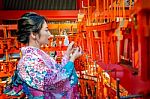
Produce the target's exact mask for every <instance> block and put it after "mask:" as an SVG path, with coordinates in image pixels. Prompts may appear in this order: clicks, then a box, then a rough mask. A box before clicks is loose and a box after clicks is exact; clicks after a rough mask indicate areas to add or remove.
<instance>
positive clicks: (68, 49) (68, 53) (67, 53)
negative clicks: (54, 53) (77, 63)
mask: <svg viewBox="0 0 150 99" xmlns="http://www.w3.org/2000/svg"><path fill="white" fill-rule="evenodd" d="M73 45H74V42H73V41H72V42H71V43H70V44H69V45H68V48H67V51H66V55H67V56H70V54H71V53H72V52H73Z"/></svg>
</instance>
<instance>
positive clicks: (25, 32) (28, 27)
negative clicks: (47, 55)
mask: <svg viewBox="0 0 150 99" xmlns="http://www.w3.org/2000/svg"><path fill="white" fill-rule="evenodd" d="M44 21H46V19H45V18H44V17H43V16H40V15H38V14H36V13H34V12H29V13H25V14H24V15H22V16H21V18H20V19H19V20H18V32H17V36H18V37H17V40H18V41H19V42H21V43H24V44H26V43H29V36H30V34H31V32H33V33H35V34H39V31H40V30H41V28H42V26H43V23H44Z"/></svg>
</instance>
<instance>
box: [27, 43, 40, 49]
mask: <svg viewBox="0 0 150 99" xmlns="http://www.w3.org/2000/svg"><path fill="white" fill-rule="evenodd" d="M28 46H33V47H36V48H40V45H39V44H38V43H36V42H29V44H28Z"/></svg>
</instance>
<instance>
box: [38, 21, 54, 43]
mask: <svg viewBox="0 0 150 99" xmlns="http://www.w3.org/2000/svg"><path fill="white" fill-rule="evenodd" d="M50 35H51V33H50V32H49V30H48V25H47V23H46V22H45V21H44V24H43V26H42V28H41V30H40V37H39V43H40V45H45V44H48V43H49V40H48V38H49V37H50Z"/></svg>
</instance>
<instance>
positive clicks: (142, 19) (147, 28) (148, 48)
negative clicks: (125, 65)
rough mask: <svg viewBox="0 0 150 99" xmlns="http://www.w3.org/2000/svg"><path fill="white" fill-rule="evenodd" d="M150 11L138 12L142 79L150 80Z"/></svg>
mask: <svg viewBox="0 0 150 99" xmlns="http://www.w3.org/2000/svg"><path fill="white" fill-rule="evenodd" d="M149 13H150V12H146V11H145V12H144V11H141V12H139V13H138V14H137V22H138V29H137V33H138V52H139V70H140V73H139V75H140V77H141V79H142V80H150V76H149V75H150V66H149V65H150V14H149Z"/></svg>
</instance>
